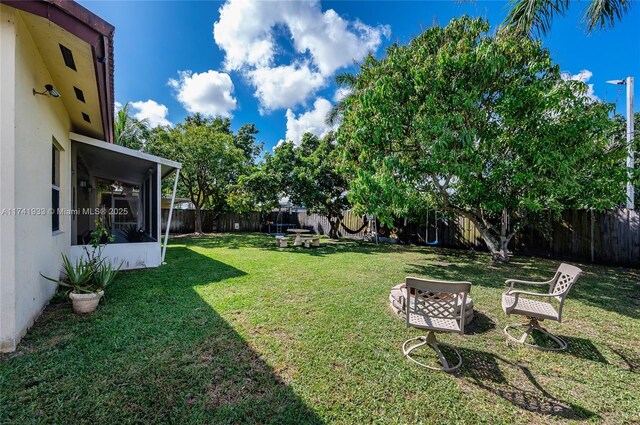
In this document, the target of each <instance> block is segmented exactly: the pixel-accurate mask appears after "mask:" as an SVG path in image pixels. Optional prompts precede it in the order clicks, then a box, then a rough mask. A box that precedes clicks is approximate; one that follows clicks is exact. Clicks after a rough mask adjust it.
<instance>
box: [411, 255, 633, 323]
mask: <svg viewBox="0 0 640 425" xmlns="http://www.w3.org/2000/svg"><path fill="white" fill-rule="evenodd" d="M433 253H434V254H435V255H436V256H437V257H436V259H433V258H430V259H429V260H427V261H426V262H425V264H410V265H409V268H408V269H407V272H408V273H409V274H416V275H421V276H429V277H432V278H436V279H443V280H468V281H470V282H471V283H472V284H474V285H480V286H483V287H487V288H500V289H504V290H506V289H507V286H506V285H505V283H504V282H505V280H506V279H521V280H533V281H546V280H549V279H551V278H552V277H553V276H554V274H555V271H556V269H557V268H558V266H559V265H560V263H561V261H560V260H548V259H541V258H533V257H523V256H517V257H513V258H512V260H511V262H510V263H508V264H499V265H496V264H491V261H490V258H489V256H488V255H487V254H486V253H474V252H469V251H462V250H454V249H447V248H439V249H437V250H434V251H433ZM572 264H575V265H577V266H578V267H580V268H581V269H582V270H583V273H582V275H581V276H580V278H579V280H578V281H577V282H576V284H575V285H574V286H573V287H572V289H571V292H570V293H569V295H568V299H570V300H571V299H576V300H578V301H580V302H582V303H585V304H587V305H590V306H593V307H597V308H602V309H604V310H608V311H613V312H616V313H619V314H623V315H625V316H628V317H631V318H634V319H639V318H640V272H639V271H638V270H635V269H625V268H620V267H606V266H599V265H590V264H580V263H572ZM528 289H535V288H533V287H528Z"/></svg>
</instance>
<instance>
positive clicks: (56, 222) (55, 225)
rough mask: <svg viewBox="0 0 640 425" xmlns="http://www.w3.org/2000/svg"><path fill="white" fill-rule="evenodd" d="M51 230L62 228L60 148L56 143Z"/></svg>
mask: <svg viewBox="0 0 640 425" xmlns="http://www.w3.org/2000/svg"><path fill="white" fill-rule="evenodd" d="M51 208H53V214H51V230H52V231H54V232H56V231H58V230H60V214H59V211H58V209H59V208H60V150H59V149H58V148H57V147H56V145H55V144H52V145H51Z"/></svg>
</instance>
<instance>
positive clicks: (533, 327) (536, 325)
mask: <svg viewBox="0 0 640 425" xmlns="http://www.w3.org/2000/svg"><path fill="white" fill-rule="evenodd" d="M516 328H525V329H524V331H522V336H521V337H520V338H515V337H513V336H511V334H509V329H516ZM533 331H538V332H541V333H543V334H545V335H547V336H548V337H549V338H551V339H552V340H553V341H554V342H555V343H556V344H557V346H555V347H541V346H539V345H536V344H528V343H527V342H526V340H527V337H528V336H530V335H531V334H533ZM504 334H505V335H506V336H507V338H508V339H509V340H510V341H513V342H517V343H518V344H522V345H524V346H525V347H530V348H535V349H537V350H542V351H561V350H564V349H566V348H567V343H566V342H565V341H563V340H562V339H560V338H558V337H557V336H555V335H553V334H552V333H551V332H549V331H548V330H547V329H545V328H544V327H542V326H541V325H540V322H539V320H538V319H537V318H536V317H529V322H527V323H524V324H513V325H507V326H506V327H505V328H504Z"/></svg>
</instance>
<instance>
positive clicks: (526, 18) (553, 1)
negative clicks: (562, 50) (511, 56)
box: [503, 0, 624, 35]
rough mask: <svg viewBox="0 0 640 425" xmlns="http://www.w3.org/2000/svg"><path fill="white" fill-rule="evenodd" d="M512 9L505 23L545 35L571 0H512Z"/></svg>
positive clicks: (529, 32)
mask: <svg viewBox="0 0 640 425" xmlns="http://www.w3.org/2000/svg"><path fill="white" fill-rule="evenodd" d="M621 1H624V0H621ZM509 4H510V5H511V10H510V11H509V14H508V15H507V17H506V18H505V20H504V22H503V23H504V25H506V26H508V27H512V28H514V29H515V30H516V31H518V32H520V33H522V34H527V35H532V33H533V32H536V33H538V35H545V34H547V32H549V29H550V28H551V21H552V20H553V17H554V16H555V15H560V16H562V15H564V13H565V11H566V10H567V7H568V5H569V0H511V1H510V2H509Z"/></svg>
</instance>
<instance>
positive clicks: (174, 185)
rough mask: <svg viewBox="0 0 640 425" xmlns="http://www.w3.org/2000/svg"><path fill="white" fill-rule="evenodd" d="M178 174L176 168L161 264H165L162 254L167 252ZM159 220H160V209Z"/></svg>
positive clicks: (178, 170)
mask: <svg viewBox="0 0 640 425" xmlns="http://www.w3.org/2000/svg"><path fill="white" fill-rule="evenodd" d="M179 176H180V169H179V168H176V177H175V179H174V180H173V193H172V194H171V206H170V207H169V217H168V218H167V228H166V229H165V230H164V246H163V247H162V260H161V263H162V264H165V262H164V256H165V254H166V253H167V242H169V228H170V227H171V216H172V215H173V203H174V202H175V200H176V190H177V188H178V177H179ZM160 220H162V210H160Z"/></svg>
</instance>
